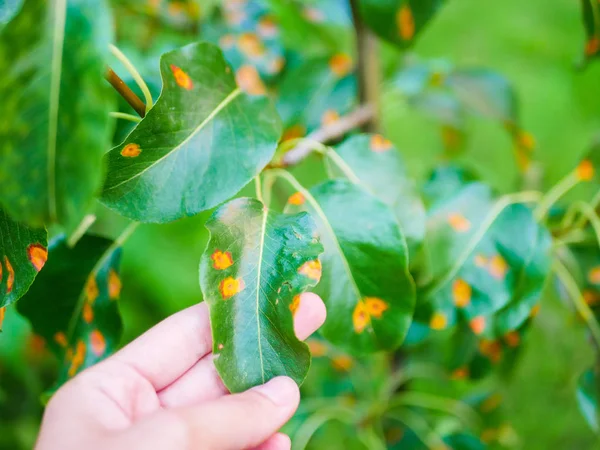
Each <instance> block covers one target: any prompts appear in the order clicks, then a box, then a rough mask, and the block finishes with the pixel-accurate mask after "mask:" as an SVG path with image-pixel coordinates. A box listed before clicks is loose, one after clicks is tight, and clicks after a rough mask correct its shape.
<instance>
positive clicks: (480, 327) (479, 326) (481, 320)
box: [469, 316, 486, 334]
mask: <svg viewBox="0 0 600 450" xmlns="http://www.w3.org/2000/svg"><path fill="white" fill-rule="evenodd" d="M485 326H486V321H485V317H483V316H476V317H473V318H472V319H471V321H470V322H469V327H471V330H473V333H475V334H481V333H483V332H484V331H485Z"/></svg>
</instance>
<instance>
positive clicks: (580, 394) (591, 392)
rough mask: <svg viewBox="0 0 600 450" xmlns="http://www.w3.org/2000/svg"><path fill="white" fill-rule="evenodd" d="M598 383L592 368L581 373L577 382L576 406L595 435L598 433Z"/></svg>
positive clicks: (599, 389) (599, 413)
mask: <svg viewBox="0 0 600 450" xmlns="http://www.w3.org/2000/svg"><path fill="white" fill-rule="evenodd" d="M599 391H600V381H598V374H597V373H595V371H594V368H590V369H588V370H586V371H585V372H583V373H582V374H581V376H580V377H579V380H578V382H577V393H576V394H577V404H578V405H579V410H580V411H581V414H583V417H584V418H585V421H586V422H587V424H588V425H589V426H590V428H591V429H592V430H594V431H595V432H596V433H598V432H599V431H600V420H599V418H600V410H599V409H598V392H599Z"/></svg>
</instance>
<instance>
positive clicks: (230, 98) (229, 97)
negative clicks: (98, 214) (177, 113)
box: [105, 87, 242, 192]
mask: <svg viewBox="0 0 600 450" xmlns="http://www.w3.org/2000/svg"><path fill="white" fill-rule="evenodd" d="M241 93H242V91H241V89H240V88H239V87H238V88H235V89H234V90H233V91H231V92H230V93H229V94H228V95H227V96H226V97H225V98H224V99H223V100H221V102H220V103H219V104H218V105H217V107H216V108H215V109H214V110H213V111H212V112H211V113H210V114H209V115H208V116H207V117H206V118H205V119H204V120H203V121H202V122H201V123H200V124H199V125H198V126H197V127H196V128H194V130H193V131H192V132H191V133H190V134H189V136H188V137H186V138H185V139H184V140H183V141H181V142H180V143H179V144H177V146H176V147H174V148H173V149H172V150H171V151H169V152H168V153H167V154H166V155H164V156H163V157H162V158H159V159H157V160H156V161H154V162H153V163H152V164H150V165H149V166H148V167H146V168H144V170H141V171H140V172H137V173H136V174H134V175H133V176H132V177H131V178H128V179H126V180H123V181H121V182H120V183H118V184H115V185H114V186H110V187H109V188H107V189H105V192H107V191H110V190H112V189H116V188H118V187H119V186H121V185H123V184H125V183H129V182H130V181H131V180H133V179H135V178H137V177H139V176H141V175H143V174H144V173H146V172H147V171H148V170H150V169H152V168H153V167H154V166H156V165H157V164H159V163H160V162H161V161H162V160H164V159H166V158H168V157H169V156H171V155H173V154H175V152H177V150H179V149H181V148H183V146H185V144H187V143H188V142H189V141H190V140H191V139H192V138H193V137H194V136H195V135H196V134H198V133H199V132H200V131H201V130H202V129H203V128H204V127H205V126H206V124H207V123H209V122H210V121H211V120H212V119H214V118H215V117H216V116H217V114H219V113H220V112H221V111H222V110H223V109H224V108H225V107H226V106H227V105H229V104H230V103H231V102H232V101H233V100H235V99H236V98H237V97H238V95H240V94H241Z"/></svg>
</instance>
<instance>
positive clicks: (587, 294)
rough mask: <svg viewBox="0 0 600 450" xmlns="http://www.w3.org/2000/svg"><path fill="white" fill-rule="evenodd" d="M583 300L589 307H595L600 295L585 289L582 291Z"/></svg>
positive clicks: (599, 300) (599, 301)
mask: <svg viewBox="0 0 600 450" xmlns="http://www.w3.org/2000/svg"><path fill="white" fill-rule="evenodd" d="M583 300H585V302H586V303H587V304H588V305H589V306H596V305H597V304H598V303H600V295H598V293H597V292H595V291H592V290H591V289H585V290H584V291H583Z"/></svg>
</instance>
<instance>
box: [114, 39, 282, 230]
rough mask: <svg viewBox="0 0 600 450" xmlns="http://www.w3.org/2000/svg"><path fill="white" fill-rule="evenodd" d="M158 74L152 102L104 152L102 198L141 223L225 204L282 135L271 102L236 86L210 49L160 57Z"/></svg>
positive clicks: (187, 49) (195, 48) (220, 58)
mask: <svg viewBox="0 0 600 450" xmlns="http://www.w3.org/2000/svg"><path fill="white" fill-rule="evenodd" d="M160 69H161V75H162V79H163V90H162V93H161V96H160V97H159V99H158V101H157V102H156V104H155V105H154V107H153V108H152V109H151V110H150V111H149V112H148V114H147V115H146V117H145V118H144V119H143V120H142V122H140V124H139V125H138V126H137V127H136V128H135V129H134V130H133V131H132V132H131V134H130V135H129V136H128V137H127V138H126V139H125V141H124V142H123V143H122V144H120V145H118V146H117V147H115V148H113V149H112V150H111V151H110V152H109V153H108V154H107V155H106V160H107V163H108V175H107V178H106V182H105V185H104V191H103V193H102V201H103V202H104V203H105V204H106V205H107V206H109V207H110V208H112V209H114V210H115V211H117V212H119V213H120V214H122V215H124V216H127V217H130V218H131V219H134V220H137V221H140V222H168V221H172V220H175V219H179V218H181V217H185V216H191V215H194V214H197V213H199V212H201V211H204V210H207V209H210V208H212V207H214V206H216V205H218V204H219V203H221V202H223V201H224V200H227V199H228V198H229V197H231V196H233V195H235V194H236V193H237V192H238V191H239V190H240V189H241V188H242V187H244V186H245V185H246V184H247V183H248V182H249V181H250V180H252V178H253V177H254V176H255V175H256V174H257V173H259V172H260V171H261V170H262V169H263V167H264V166H265V165H266V164H267V163H268V162H269V161H270V160H271V158H272V157H273V154H274V152H275V147H276V146H277V141H278V140H279V136H280V123H279V119H278V117H277V114H276V112H275V111H274V109H273V108H272V107H271V105H270V103H269V101H268V100H267V99H266V98H264V97H250V96H248V95H246V94H245V93H243V92H242V90H241V89H240V88H238V87H237V86H236V84H235V80H234V76H233V74H232V73H231V69H230V67H229V66H228V65H227V63H226V62H225V60H224V59H223V54H222V53H221V51H220V50H219V49H218V48H217V47H216V46H214V45H212V44H207V43H197V44H191V45H188V46H186V47H183V48H181V49H178V50H174V51H172V52H169V53H166V54H164V55H163V56H162V58H161V63H160ZM243 83H244V82H242V84H243ZM246 87H247V88H249V90H250V91H251V92H252V89H253V88H252V86H246ZM255 93H260V92H255Z"/></svg>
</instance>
